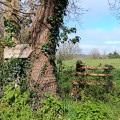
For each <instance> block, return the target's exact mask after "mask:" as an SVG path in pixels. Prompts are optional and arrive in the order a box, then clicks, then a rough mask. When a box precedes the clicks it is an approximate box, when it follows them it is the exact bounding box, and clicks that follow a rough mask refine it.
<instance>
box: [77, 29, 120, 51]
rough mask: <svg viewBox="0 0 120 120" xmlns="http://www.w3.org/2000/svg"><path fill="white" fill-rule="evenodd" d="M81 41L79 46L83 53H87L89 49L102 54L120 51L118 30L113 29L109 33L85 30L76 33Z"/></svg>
mask: <svg viewBox="0 0 120 120" xmlns="http://www.w3.org/2000/svg"><path fill="white" fill-rule="evenodd" d="M77 35H79V36H80V37H81V38H82V39H81V42H80V46H81V48H82V49H83V50H82V51H83V53H84V52H85V53H89V52H90V50H91V49H94V48H98V49H99V51H100V52H101V53H102V52H103V51H104V50H106V51H107V52H108V53H109V52H112V51H114V50H118V51H119V50H120V47H119V46H120V28H113V29H111V30H109V31H105V30H104V29H100V28H99V29H87V30H83V31H79V32H77Z"/></svg>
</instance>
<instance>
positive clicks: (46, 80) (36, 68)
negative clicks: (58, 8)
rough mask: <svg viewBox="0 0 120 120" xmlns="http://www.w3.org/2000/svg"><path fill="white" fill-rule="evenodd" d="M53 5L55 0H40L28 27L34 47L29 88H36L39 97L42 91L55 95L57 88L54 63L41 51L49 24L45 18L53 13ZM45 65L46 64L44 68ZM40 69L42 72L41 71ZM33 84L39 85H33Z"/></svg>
mask: <svg viewBox="0 0 120 120" xmlns="http://www.w3.org/2000/svg"><path fill="white" fill-rule="evenodd" d="M55 5H56V0H41V7H40V9H39V10H38V12H37V14H36V16H35V18H34V20H33V25H32V27H31V28H30V32H31V38H32V47H33V49H34V53H33V55H32V58H31V67H32V68H31V69H32V71H31V78H32V79H31V81H30V88H31V89H32V90H37V91H38V94H39V97H40V98H42V97H43V95H44V93H48V94H53V95H55V96H56V90H57V84H56V76H55V74H54V68H53V67H54V66H53V64H54V63H53V64H51V63H50V61H49V60H48V57H47V56H46V55H45V54H44V53H43V52H42V51H41V48H42V45H43V44H45V43H46V42H47V41H49V27H50V24H48V22H47V18H48V17H49V16H52V15H54V14H55V11H54V8H55ZM54 49H55V48H54ZM35 55H37V58H35V57H34V56H35ZM45 65H46V66H47V67H46V68H45ZM54 65H55V64H54ZM43 69H44V71H43ZM42 71H43V73H41V72H42ZM35 84H37V85H38V86H39V87H35Z"/></svg>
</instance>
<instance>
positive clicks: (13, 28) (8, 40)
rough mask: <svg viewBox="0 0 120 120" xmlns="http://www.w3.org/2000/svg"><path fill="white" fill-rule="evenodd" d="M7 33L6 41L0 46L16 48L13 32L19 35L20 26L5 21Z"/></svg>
mask: <svg viewBox="0 0 120 120" xmlns="http://www.w3.org/2000/svg"><path fill="white" fill-rule="evenodd" d="M4 26H5V31H6V32H7V34H8V35H7V36H5V40H4V41H2V42H1V43H0V44H2V45H3V46H9V47H12V46H15V43H14V42H13V41H12V37H13V36H14V35H13V32H14V33H15V34H16V35H17V34H18V30H19V29H20V26H19V25H14V24H13V22H11V21H9V20H4Z"/></svg>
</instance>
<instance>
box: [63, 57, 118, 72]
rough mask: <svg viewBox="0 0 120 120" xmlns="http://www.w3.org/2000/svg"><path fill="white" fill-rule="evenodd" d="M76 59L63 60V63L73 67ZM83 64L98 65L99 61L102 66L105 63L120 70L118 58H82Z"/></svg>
mask: <svg viewBox="0 0 120 120" xmlns="http://www.w3.org/2000/svg"><path fill="white" fill-rule="evenodd" d="M76 61H77V60H65V61H63V63H64V64H65V65H66V66H69V67H70V66H73V67H75V64H76ZM82 61H83V63H84V64H86V65H89V66H96V67H97V66H99V64H100V63H101V64H102V66H104V65H105V64H109V65H112V66H114V67H115V68H116V69H117V70H120V59H88V60H82Z"/></svg>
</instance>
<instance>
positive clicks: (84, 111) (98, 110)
mask: <svg viewBox="0 0 120 120" xmlns="http://www.w3.org/2000/svg"><path fill="white" fill-rule="evenodd" d="M66 106H68V114H67V115H66V118H67V119H69V120H110V118H111V116H110V114H109V113H108V112H107V111H106V110H105V109H104V108H103V106H102V105H101V104H100V103H99V102H93V101H92V100H88V101H87V102H85V103H81V104H80V103H77V104H75V103H67V105H66Z"/></svg>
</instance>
